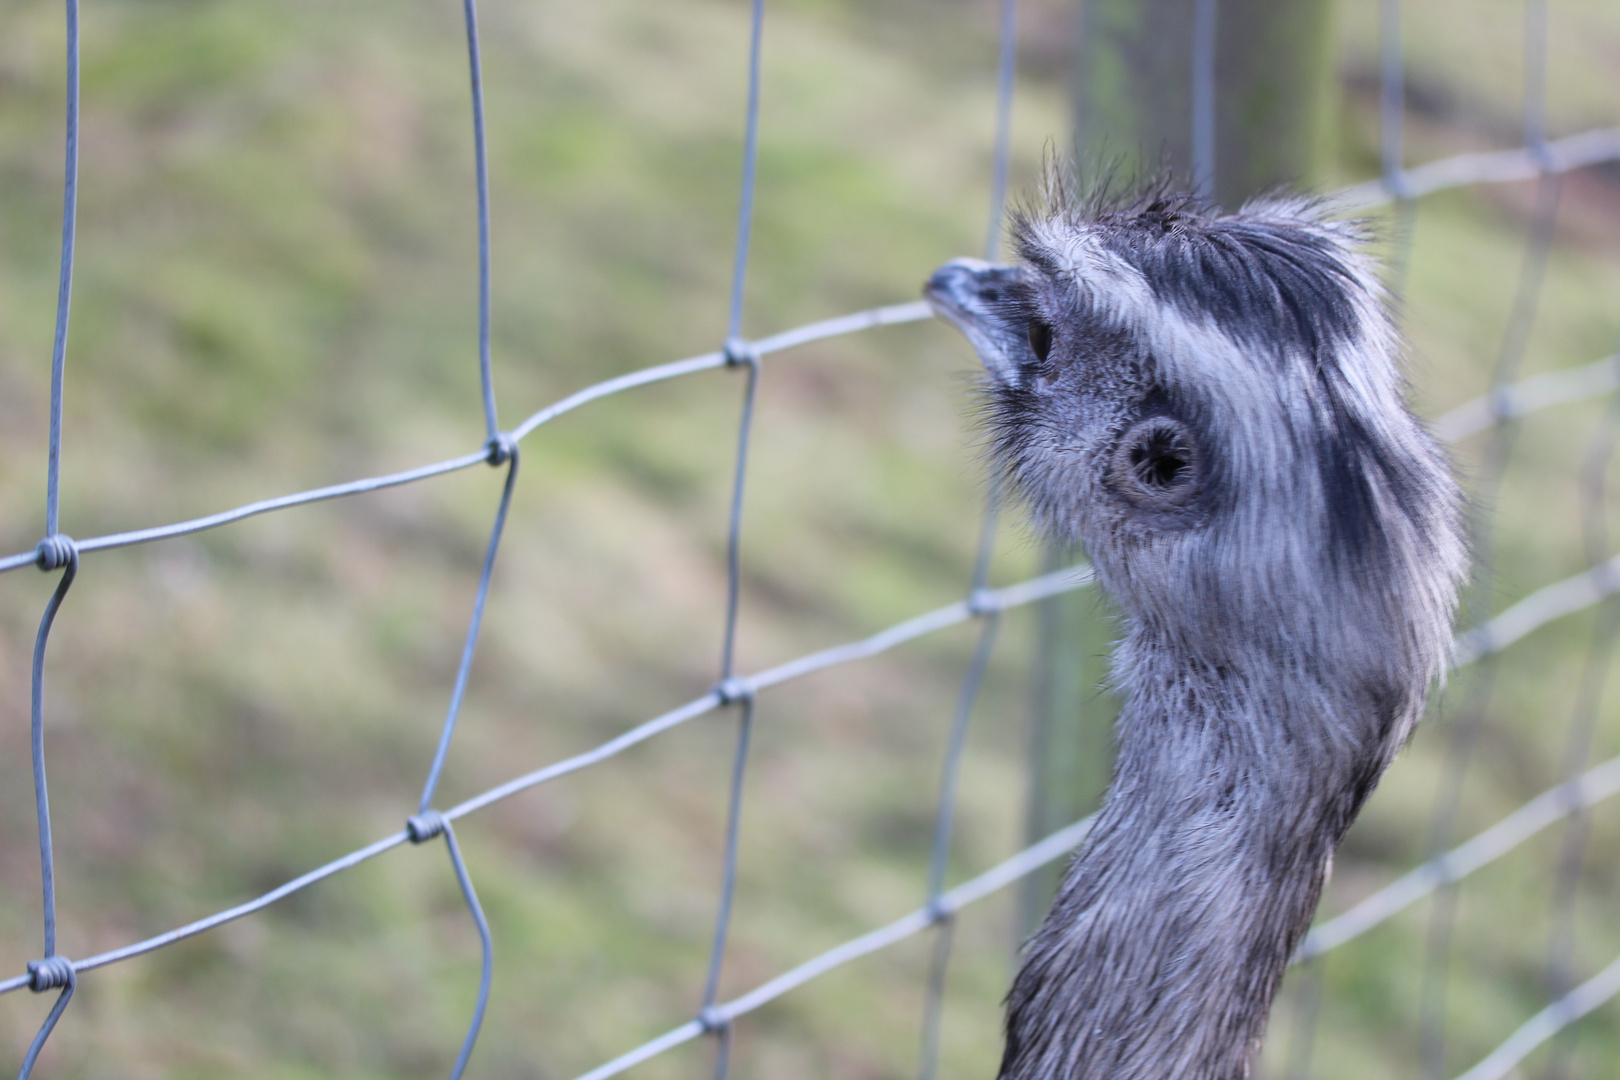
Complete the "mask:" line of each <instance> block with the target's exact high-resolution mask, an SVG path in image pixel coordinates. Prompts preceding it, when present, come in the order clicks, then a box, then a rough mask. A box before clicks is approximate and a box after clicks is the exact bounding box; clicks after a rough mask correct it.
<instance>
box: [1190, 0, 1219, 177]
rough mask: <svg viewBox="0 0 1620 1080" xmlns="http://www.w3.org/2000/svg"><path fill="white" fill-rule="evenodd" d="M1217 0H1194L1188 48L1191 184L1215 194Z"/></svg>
mask: <svg viewBox="0 0 1620 1080" xmlns="http://www.w3.org/2000/svg"><path fill="white" fill-rule="evenodd" d="M1217 7H1218V0H1196V2H1195V6H1194V8H1193V38H1192V40H1193V51H1192V184H1193V189H1194V190H1195V191H1197V192H1198V194H1200V195H1202V196H1203V197H1204V198H1206V199H1213V198H1214V197H1215V43H1216V35H1215V19H1216V9H1217Z"/></svg>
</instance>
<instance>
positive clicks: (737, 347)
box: [724, 337, 759, 367]
mask: <svg viewBox="0 0 1620 1080" xmlns="http://www.w3.org/2000/svg"><path fill="white" fill-rule="evenodd" d="M724 352H725V355H726V366H727V367H743V366H744V365H747V366H749V367H757V366H758V365H759V350H758V349H757V348H755V347H754V343H753V342H752V341H748V340H746V339H744V338H740V337H734V338H727V339H726V346H725V349H724Z"/></svg>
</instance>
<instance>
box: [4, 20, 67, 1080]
mask: <svg viewBox="0 0 1620 1080" xmlns="http://www.w3.org/2000/svg"><path fill="white" fill-rule="evenodd" d="M64 6H65V12H64V15H65V21H66V32H67V89H66V95H65V97H66V100H65V104H64V112H65V114H66V116H65V120H64V125H63V126H64V129H65V137H64V144H65V145H64V151H63V157H64V161H63V168H62V255H61V267H60V270H59V275H58V279H57V292H56V328H55V334H54V337H53V340H52V345H51V416H50V435H49V444H48V448H47V452H46V453H47V463H46V479H45V539H44V540H42V541H41V542H40V545H39V550H38V554H37V556H36V559H35V562H36V565H38V566H39V568H40V569H41V570H45V571H51V570H61V571H62V577H61V579H60V580H59V581H58V582H57V586H56V589H55V591H54V592H52V593H51V598H50V600H49V601H47V603H46V605H45V612H44V614H43V615H42V616H41V617H40V622H39V632H38V634H37V635H36V636H35V638H34V657H33V665H32V668H31V671H30V689H29V718H28V727H29V744H30V747H29V748H30V754H31V758H32V762H31V764H32V767H33V775H34V817H35V822H36V825H37V828H38V832H39V878H40V893H41V909H42V910H41V913H42V921H43V923H44V934H43V937H44V946H45V950H44V957H43V959H41V960H38V961H34V962H32V963H30V964H29V966H28V972H29V977H30V978H29V985H30V986H31V988H32V989H33V990H34V992H36V993H43V992H44V991H46V990H51V989H57V988H60V989H61V991H62V992H61V993H60V994H59V995H57V999H56V1002H55V1003H54V1004H53V1005H52V1006H51V1009H50V1012H49V1013H47V1014H46V1017H45V1020H44V1022H43V1023H42V1024H41V1025H40V1028H39V1031H38V1033H37V1034H35V1036H34V1038H33V1041H32V1042H31V1043H30V1044H29V1047H28V1051H27V1053H26V1054H25V1055H24V1057H23V1061H22V1067H21V1069H20V1070H19V1072H18V1076H19V1077H20V1078H21V1080H27V1077H28V1076H29V1075H30V1074H31V1073H32V1072H33V1069H34V1063H35V1062H36V1061H37V1060H38V1059H39V1054H40V1051H41V1050H43V1049H44V1047H45V1042H46V1040H48V1039H49V1038H50V1037H51V1032H52V1031H54V1030H55V1029H56V1023H57V1021H58V1020H60V1019H61V1018H62V1013H63V1012H64V1011H65V1010H66V1009H67V1006H68V1002H69V1001H71V1000H72V998H73V993H74V990H75V988H76V987H77V985H78V979H77V975H76V973H75V972H74V970H73V965H72V963H71V962H69V961H67V960H65V959H64V958H62V957H59V956H58V955H57V951H56V946H57V941H56V847H55V843H54V841H53V839H52V836H51V799H50V785H49V783H48V782H47V778H46V773H45V648H46V645H47V643H48V642H49V640H50V635H51V627H52V626H53V625H54V624H55V622H56V614H57V612H58V611H60V610H61V607H62V601H63V600H64V599H65V598H66V597H67V592H68V589H70V588H72V586H73V580H74V578H75V577H76V576H77V575H78V570H79V553H78V550H77V548H76V547H75V546H74V544H73V541H72V540H71V539H69V538H68V537H66V536H64V535H62V534H61V531H60V529H61V497H62V396H63V377H64V374H65V372H66V367H67V334H68V315H69V312H70V310H71V308H72V302H73V255H74V249H75V247H76V238H75V232H76V228H77V220H78V205H79V3H78V0H66V2H65V5H64Z"/></svg>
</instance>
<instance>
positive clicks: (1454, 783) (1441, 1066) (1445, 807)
mask: <svg viewBox="0 0 1620 1080" xmlns="http://www.w3.org/2000/svg"><path fill="white" fill-rule="evenodd" d="M1542 4H1543V0H1527V2H1526V9H1525V10H1526V23H1525V25H1526V32H1525V74H1526V83H1525V134H1526V137H1527V138H1529V137H1535V138H1538V139H1539V138H1541V134H1542V133H1544V132H1545V130H1546V122H1545V118H1544V116H1543V115H1542V110H1543V108H1544V106H1545V101H1546V98H1545V89H1544V87H1541V86H1536V85H1532V81H1533V80H1534V79H1541V80H1542V81H1544V80H1545V75H1546V57H1545V55H1544V54H1545V52H1546V47H1547V38H1546V34H1545V32H1544V27H1545V20H1546V13H1545V10H1544V9H1543V7H1542ZM1538 28H1541V29H1539V30H1538ZM1532 152H1533V151H1532ZM1541 158H1542V160H1543V162H1545V154H1542V155H1541ZM1561 187H1562V178H1561V176H1560V174H1558V173H1556V172H1553V171H1550V170H1549V169H1547V168H1546V167H1545V164H1543V168H1542V172H1541V176H1540V178H1539V179H1538V180H1537V190H1536V206H1535V210H1534V213H1533V218H1532V221H1531V226H1530V234H1529V238H1528V240H1527V242H1526V244H1525V250H1524V255H1523V259H1522V262H1521V265H1520V270H1519V277H1518V282H1517V285H1516V286H1515V291H1514V298H1513V304H1512V307H1511V308H1510V310H1509V313H1508V320H1507V325H1506V327H1505V329H1504V330H1503V333H1502V339H1501V345H1500V348H1499V351H1498V354H1497V359H1496V365H1495V369H1494V372H1493V374H1492V393H1493V395H1494V396H1495V397H1496V399H1497V400H1498V401H1501V400H1503V399H1504V398H1505V395H1506V394H1507V393H1508V390H1509V387H1510V386H1511V384H1512V383H1513V381H1514V380H1515V379H1516V378H1517V377H1518V373H1519V369H1520V367H1521V365H1522V364H1523V361H1524V356H1525V352H1526V350H1527V348H1528V346H1529V342H1530V335H1531V330H1532V328H1533V326H1534V323H1535V318H1536V313H1537V310H1538V308H1539V306H1540V301H1541V291H1542V286H1543V284H1544V281H1545V279H1546V271H1547V262H1548V259H1549V257H1550V255H1551V251H1552V244H1553V240H1554V237H1555V235H1556V225H1557V218H1558V207H1559V201H1560V191H1561ZM1517 430H1518V425H1517V424H1516V423H1515V422H1514V421H1513V419H1512V418H1510V417H1509V418H1505V419H1504V420H1503V422H1501V423H1499V424H1497V425H1496V426H1495V427H1494V428H1493V429H1492V431H1491V434H1490V436H1489V442H1488V443H1487V446H1486V451H1485V459H1484V463H1483V465H1482V466H1481V468H1480V470H1479V473H1478V474H1477V480H1476V483H1475V492H1474V500H1475V505H1476V507H1477V508H1489V509H1494V506H1493V504H1494V503H1495V501H1496V498H1497V495H1498V493H1499V492H1500V490H1501V484H1502V479H1503V476H1504V475H1505V473H1506V470H1507V465H1508V460H1509V458H1510V456H1511V454H1512V450H1513V444H1514V441H1515V437H1516V435H1517ZM1492 522H1493V517H1492V515H1491V514H1490V513H1489V512H1488V510H1487V511H1486V512H1477V513H1476V517H1475V524H1474V557H1475V581H1474V585H1473V589H1472V597H1471V604H1470V607H1471V609H1472V610H1471V612H1470V614H1471V616H1472V619H1473V621H1475V622H1482V621H1483V620H1484V618H1485V617H1487V616H1488V614H1489V612H1490V609H1491V605H1492V601H1493V599H1494V583H1495V575H1494V572H1493V559H1494V548H1495V529H1494V526H1493V524H1492ZM1497 667H1498V658H1497V657H1496V656H1495V655H1492V656H1487V657H1484V658H1483V659H1482V661H1481V663H1480V664H1479V665H1477V666H1476V669H1475V671H1474V673H1473V675H1472V677H1471V678H1470V681H1469V685H1468V689H1467V692H1466V695H1465V698H1464V701H1463V702H1462V703H1461V705H1460V706H1459V708H1458V709H1457V712H1456V716H1455V719H1454V720H1453V721H1452V723H1451V730H1450V732H1449V733H1448V740H1447V750H1446V757H1447V760H1446V765H1445V769H1444V773H1443V777H1442V779H1441V782H1440V785H1439V791H1438V794H1437V796H1436V798H1435V801H1434V805H1433V808H1432V810H1431V813H1430V822H1429V838H1428V854H1429V856H1430V857H1431V858H1432V857H1434V856H1437V855H1439V854H1440V853H1441V852H1443V851H1444V850H1445V849H1446V848H1448V847H1450V846H1451V842H1452V839H1453V835H1454V833H1455V830H1456V823H1457V817H1458V815H1459V813H1460V811H1461V806H1462V797H1463V790H1464V786H1465V784H1466V782H1467V778H1468V772H1469V768H1470V766H1471V765H1472V763H1473V759H1474V752H1475V750H1476V748H1477V746H1478V742H1479V737H1480V733H1481V730H1482V729H1483V728H1484V726H1485V724H1486V717H1487V714H1488V713H1489V711H1490V707H1491V700H1492V697H1493V692H1494V690H1495V686H1496V675H1497ZM1457 905H1458V892H1457V887H1456V886H1455V885H1454V884H1448V885H1447V886H1446V887H1445V888H1443V889H1441V890H1440V891H1439V892H1437V893H1436V895H1435V898H1434V901H1433V904H1432V906H1431V908H1430V918H1429V930H1428V943H1427V947H1426V955H1425V958H1424V963H1423V973H1422V977H1421V978H1422V983H1421V991H1420V994H1421V1003H1420V1005H1419V1037H1420V1042H1421V1048H1422V1049H1421V1053H1422V1058H1423V1070H1424V1076H1425V1077H1426V1078H1427V1080H1444V1078H1445V1077H1446V1075H1447V1071H1446V1069H1447V1066H1446V1057H1447V1055H1446V1028H1447V1015H1446V1012H1447V1001H1448V998H1449V985H1450V978H1451V960H1452V944H1453V937H1454V931H1455V926H1456V921H1457Z"/></svg>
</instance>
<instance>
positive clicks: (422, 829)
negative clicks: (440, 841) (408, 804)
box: [405, 810, 450, 844]
mask: <svg viewBox="0 0 1620 1080" xmlns="http://www.w3.org/2000/svg"><path fill="white" fill-rule="evenodd" d="M449 827H450V823H449V822H448V821H446V820H444V815H443V814H441V813H439V812H438V811H437V810H424V811H422V812H421V813H420V814H414V815H412V816H411V817H408V818H406V819H405V834H406V835H407V836H409V837H410V838H411V843H413V844H420V843H422V842H423V841H424V840H432V839H433V838H434V837H435V836H439V835H442V834H443V832H444V830H445V829H448V828H449Z"/></svg>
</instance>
